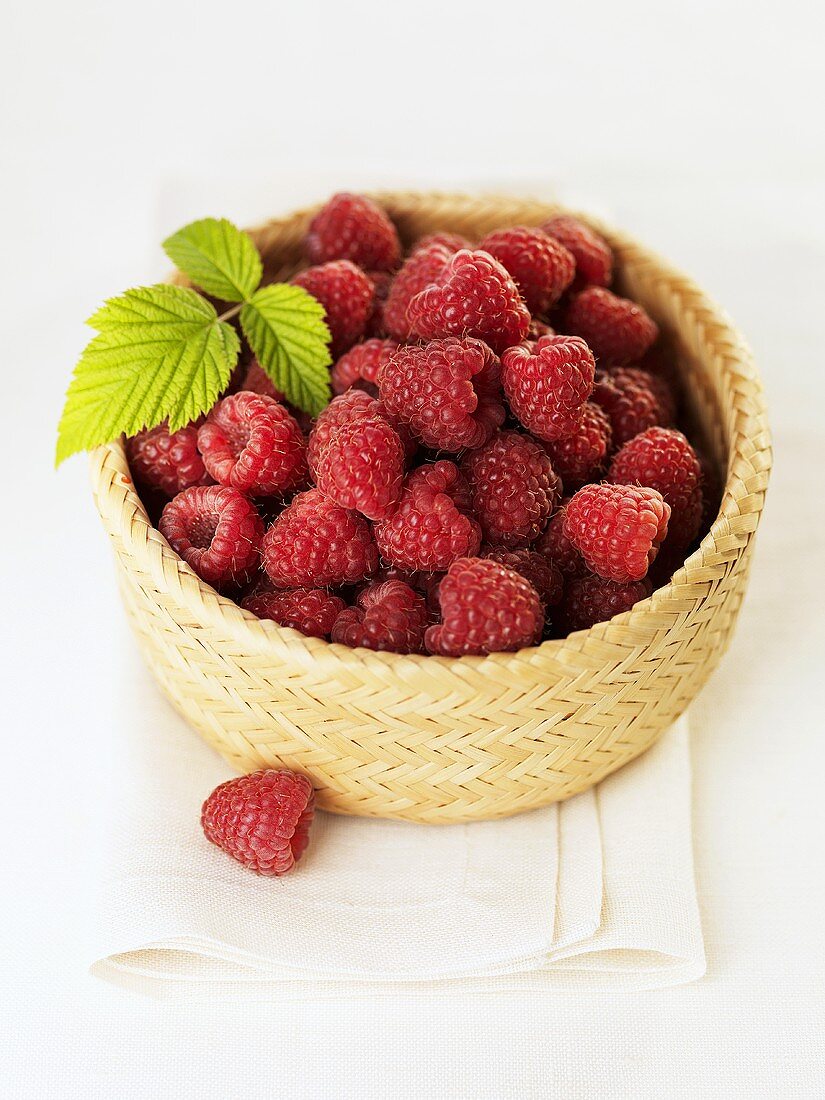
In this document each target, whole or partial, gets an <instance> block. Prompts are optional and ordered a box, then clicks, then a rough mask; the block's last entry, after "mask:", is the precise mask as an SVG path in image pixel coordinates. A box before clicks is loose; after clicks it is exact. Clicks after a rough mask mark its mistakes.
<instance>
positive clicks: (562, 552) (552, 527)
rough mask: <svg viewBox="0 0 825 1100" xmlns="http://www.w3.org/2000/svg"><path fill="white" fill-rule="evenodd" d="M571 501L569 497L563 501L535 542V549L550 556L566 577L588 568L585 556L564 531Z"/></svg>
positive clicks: (574, 575)
mask: <svg viewBox="0 0 825 1100" xmlns="http://www.w3.org/2000/svg"><path fill="white" fill-rule="evenodd" d="M569 503H570V501H569V498H568V499H567V500H563V501H562V502H561V505H560V506H559V510H558V512H556V513H555V515H552V516H551V517H550V521H549V523H548V524H547V526H546V527H545V528H544V531H543V532H542V533H541V534H540V535H539V537H538V538H537V539H536V541H535V542H534V543H533V549H534V550H536V551H537V552H538V553H539V554H542V555H544V556H545V557H548V558H550V560H551V561H552V562H553V563H554V564H555V565H557V566H558V567H559V569H560V570H561V572H562V576H563V577H565V578H566V579H567V578H570V577H579V576H581V574H582V573H584V571H585V568H586V566H585V564H584V558H583V557H582V556H581V554H580V553H579V552H578V550H577V549H576V547H575V546H574V545H573V543H572V542H571V541H570V539H569V538H568V537H567V535H565V533H564V516H565V512H566V511H567V505H568V504H569Z"/></svg>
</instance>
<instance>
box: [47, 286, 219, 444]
mask: <svg viewBox="0 0 825 1100" xmlns="http://www.w3.org/2000/svg"><path fill="white" fill-rule="evenodd" d="M89 324H90V325H91V326H92V328H95V329H97V331H98V335H97V336H95V337H94V339H93V340H92V341H91V342H90V343H89V344H88V345H87V347H86V349H85V351H84V352H83V354H82V355H81V357H80V361H79V362H78V364H77V366H76V367H75V372H74V376H73V378H72V381H71V383H70V385H69V390H68V393H67V394H66V404H65V406H64V409H63V415H62V417H61V419H60V425H59V427H58V440H57V455H56V458H57V463H58V464H59V463H61V462H62V461H63V460H64V459H65V458H68V456H69V455H71V454H74V453H75V452H76V451H82V450H86V449H88V448H90V447H95V446H97V445H98V444H100V443H108V442H109V441H110V440H112V439H115V438H116V437H117V436H119V435H120V434H121V433H125V434H126V435H134V434H135V432H138V431H140V430H141V429H143V428H153V427H155V426H156V425H157V424H160V423H162V421H164V420H167V419H168V421H169V428H170V430H171V431H177V429H178V428H181V427H183V426H184V425H185V424H188V423H189V422H190V421H191V420H195V419H197V417H198V416H200V415H201V413H204V412H206V411H208V410H209V409H210V408H211V407H212V405H214V403H215V401H216V400H217V398H218V395H219V394H220V393H221V391H222V390H224V389H225V388H226V386H227V384H228V382H229V377H230V375H231V373H232V369H233V367H234V366H235V363H236V362H237V359H238V352H239V351H240V341H239V339H238V335H237V333H236V332H235V330H234V329H233V328H232V326H231V325H229V324H227V323H226V322H224V321H220V320H219V319H218V315H217V313H216V312H215V309H214V308H213V307H212V306H211V305H210V304H209V302H207V301H205V300H204V299H203V298H202V297H201V296H200V295H199V294H197V293H195V291H194V290H186V289H184V288H183V287H175V286H151V287H139V288H137V289H135V290H127V291H126V293H125V294H123V295H121V296H120V297H119V298H112V299H110V300H109V301H108V302H106V303H105V305H104V306H103V307H102V308H101V309H100V310H98V312H97V313H95V314H94V316H93V317H91V318H90V319H89Z"/></svg>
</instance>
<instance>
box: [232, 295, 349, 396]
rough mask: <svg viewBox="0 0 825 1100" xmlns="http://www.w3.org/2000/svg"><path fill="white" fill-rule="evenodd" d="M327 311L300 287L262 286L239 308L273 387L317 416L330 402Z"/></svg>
mask: <svg viewBox="0 0 825 1100" xmlns="http://www.w3.org/2000/svg"><path fill="white" fill-rule="evenodd" d="M324 316H325V314H324V307H323V306H322V305H321V304H320V302H318V301H317V300H316V299H315V298H313V297H312V295H311V294H307V292H306V291H305V290H304V289H303V288H302V287H299V286H289V285H288V284H286V283H273V284H272V285H271V286H264V287H261V289H260V290H258V291H256V292H255V294H253V296H252V298H251V299H250V300H249V301H248V302H247V303H246V304H245V305H244V307H243V309H242V310H241V327H242V328H243V330H244V333H245V335H246V338H247V340H248V341H249V343H250V345H251V346H252V350H253V351H254V352H255V355H256V356H257V358H258V362H259V363H260V364H261V366H262V367H263V368H264V370H265V371H266V373H267V374H268V375H269V377H270V378H271V379H272V384H273V385H274V386H275V388H276V389H277V390H280V391H281V393H282V394H283V395H284V396H285V397H286V399H287V401H289V402H291V403H292V404H293V405H297V407H298V408H299V409H303V411H304V412H307V413H310V414H311V415H312V416H317V415H318V413H319V412H320V411H321V410H322V409H323V408H324V407H325V406H326V405H327V404H328V403H329V399H330V384H329V369H328V368H329V365H330V363H331V362H332V359H331V357H330V354H329V346H328V345H329V341H330V333H329V329H328V328H327V326H326V323H325V321H324Z"/></svg>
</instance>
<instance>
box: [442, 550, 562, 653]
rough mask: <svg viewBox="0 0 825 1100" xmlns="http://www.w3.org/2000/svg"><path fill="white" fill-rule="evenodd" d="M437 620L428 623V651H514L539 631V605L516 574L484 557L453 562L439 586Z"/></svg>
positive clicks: (541, 614)
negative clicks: (437, 621) (438, 618)
mask: <svg viewBox="0 0 825 1100" xmlns="http://www.w3.org/2000/svg"><path fill="white" fill-rule="evenodd" d="M438 600H439V604H440V606H441V622H440V623H438V624H437V625H435V626H431V627H429V628H428V629H427V633H426V635H425V642H426V646H427V649H428V651H429V652H430V653H438V654H440V655H441V656H444V657H463V656H466V655H475V656H484V655H486V654H488V653H503V652H515V651H516V650H518V649H523V648H524V647H526V646H530V645H534V644H535V643H536V642H537V641H538V639H539V638H540V637H541V632H542V629H543V626H544V609H543V608H542V604H541V600H540V599H539V596H538V593H537V592H536V590H535V588H534V587H533V586H532V584H530V582H529V581H527V580H525V579H524V577H523V576H521V574H519V573H516V572H515V571H514V570H512V569H508V568H507V567H506V566H504V565H500V564H499V563H498V562H496V561H490V560H488V559H485V558H460V559H459V560H458V561H455V562H453V564H452V565H451V566H450V568H449V570H448V571H447V575H446V576H445V577H444V578H442V580H441V582H440V584H439V586H438Z"/></svg>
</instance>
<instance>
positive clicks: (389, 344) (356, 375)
mask: <svg viewBox="0 0 825 1100" xmlns="http://www.w3.org/2000/svg"><path fill="white" fill-rule="evenodd" d="M397 348H398V344H397V343H396V341H395V340H365V341H364V343H363V344H356V345H355V347H354V348H350V350H349V351H348V352H345V353H344V354H343V355H342V356H341V358H340V359H339V360H338V362H337V363H336V364H335V366H334V367H333V368H332V392H333V393H336V394H341V393H345V392H346V391H347V390H349V389H352V387H353V386H356V387H357V388H358V389H362V390H366V392H367V393H369V394H371V395H372V396H373V397H374V396H375V395H376V394H377V393H378V371H379V369H380V368H381V367H382V366H383V364H384V363H386V362H387V360H388V359H389V357H390V356H391V355H392V353H393V352H394V351H395V350H396V349H397Z"/></svg>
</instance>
